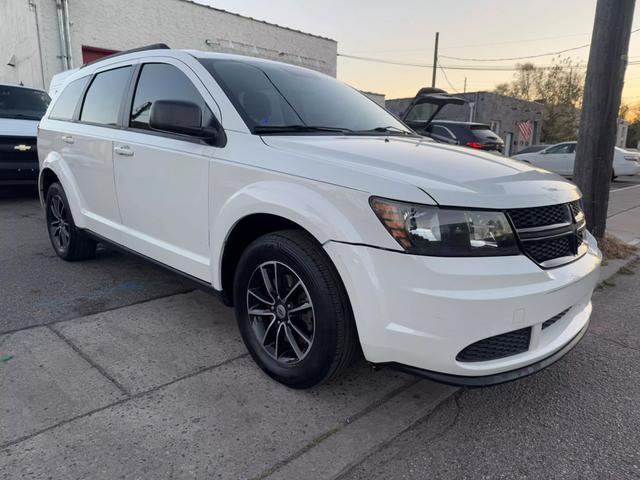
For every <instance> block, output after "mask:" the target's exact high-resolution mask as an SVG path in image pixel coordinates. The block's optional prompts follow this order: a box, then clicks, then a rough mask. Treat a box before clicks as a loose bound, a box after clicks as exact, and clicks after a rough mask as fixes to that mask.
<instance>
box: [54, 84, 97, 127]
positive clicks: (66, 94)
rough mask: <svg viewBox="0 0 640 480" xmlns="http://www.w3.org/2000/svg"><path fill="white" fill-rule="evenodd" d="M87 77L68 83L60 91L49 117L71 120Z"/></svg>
mask: <svg viewBox="0 0 640 480" xmlns="http://www.w3.org/2000/svg"><path fill="white" fill-rule="evenodd" d="M89 78H91V77H89V76H86V77H82V78H79V79H78V80H74V81H73V82H71V83H69V85H67V86H66V87H65V88H64V90H63V91H62V92H60V96H59V97H58V99H57V100H56V103H55V104H54V105H53V108H52V109H51V114H50V115H49V117H50V118H53V119H55V120H73V114H74V113H75V111H76V107H77V106H78V102H79V101H80V96H81V95H82V92H83V91H84V87H85V86H86V85H87V82H88V81H89Z"/></svg>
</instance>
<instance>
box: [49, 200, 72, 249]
mask: <svg viewBox="0 0 640 480" xmlns="http://www.w3.org/2000/svg"><path fill="white" fill-rule="evenodd" d="M49 213H50V215H49V230H50V232H51V238H52V239H53V242H54V244H55V246H56V248H58V249H59V250H65V249H66V248H67V247H68V246H69V242H70V240H71V227H70V225H69V218H68V214H67V209H66V207H65V205H64V201H63V200H62V197H61V196H60V195H58V194H56V195H54V196H53V197H51V202H50V203H49Z"/></svg>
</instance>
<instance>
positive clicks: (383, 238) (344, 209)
mask: <svg viewBox="0 0 640 480" xmlns="http://www.w3.org/2000/svg"><path fill="white" fill-rule="evenodd" d="M211 172H212V173H211V175H212V177H211V184H212V185H214V186H213V190H212V191H213V202H212V205H211V218H212V219H215V221H214V222H212V226H213V228H212V229H211V234H210V235H211V247H212V248H211V249H212V258H213V259H214V261H213V262H212V269H213V271H212V278H213V279H214V287H215V288H217V289H220V288H221V279H220V275H221V272H220V265H221V262H222V256H223V252H224V246H225V243H226V241H227V238H228V237H229V235H230V233H231V231H232V230H233V228H234V226H235V225H236V224H237V223H238V222H240V221H241V220H242V219H243V218H245V217H247V216H249V215H253V214H270V215H276V216H279V217H283V218H285V219H287V220H290V221H292V222H295V223H297V224H298V225H300V226H301V227H302V228H304V229H305V230H307V231H308V232H309V233H310V234H311V235H313V236H314V237H315V239H316V240H318V242H320V243H321V244H324V243H326V242H328V241H331V240H333V241H339V242H347V243H354V244H367V245H374V246H377V247H380V248H385V249H390V250H398V251H399V250H400V246H399V245H398V243H397V242H396V241H395V240H394V239H393V238H392V237H391V235H389V233H388V232H387V231H386V230H385V229H384V227H383V226H382V224H381V223H380V222H379V221H378V219H377V218H376V216H375V214H374V213H373V211H372V210H371V207H370V206H369V197H370V194H369V193H368V192H362V191H359V190H353V189H348V188H345V187H340V186H336V185H332V184H328V183H323V182H317V181H313V180H308V179H304V178H299V177H293V176H290V175H286V174H282V173H278V172H273V171H269V170H263V169H257V168H254V167H249V166H246V165H239V164H235V163H233V162H226V161H220V162H217V165H216V166H215V167H214V168H212V169H211Z"/></svg>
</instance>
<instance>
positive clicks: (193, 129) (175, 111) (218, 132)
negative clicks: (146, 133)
mask: <svg viewBox="0 0 640 480" xmlns="http://www.w3.org/2000/svg"><path fill="white" fill-rule="evenodd" d="M214 122H215V126H213V127H203V126H202V109H201V108H200V107H199V106H198V105H197V104H195V103H193V102H185V101H182V100H156V101H155V102H153V104H152V105H151V111H150V112H149V126H150V127H151V128H152V129H153V130H159V131H162V132H171V133H177V134H179V135H190V136H192V137H197V138H201V139H203V140H208V141H210V142H211V143H215V144H220V143H222V144H224V143H226V137H225V135H224V131H223V130H222V126H221V125H220V124H219V123H218V121H217V119H215V117H214Z"/></svg>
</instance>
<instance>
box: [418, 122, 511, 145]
mask: <svg viewBox="0 0 640 480" xmlns="http://www.w3.org/2000/svg"><path fill="white" fill-rule="evenodd" d="M420 133H422V132H420ZM424 135H427V136H428V137H431V138H433V139H434V140H435V141H437V142H442V143H450V144H452V145H462V146H465V147H471V148H477V149H480V150H494V151H498V152H502V150H503V149H504V142H503V141H502V139H501V138H500V137H499V136H498V135H497V134H496V133H494V132H493V130H491V128H490V127H489V125H486V124H484V123H474V122H455V121H453V120H433V121H431V123H430V124H429V126H428V127H427V128H426V129H425V130H424Z"/></svg>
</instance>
